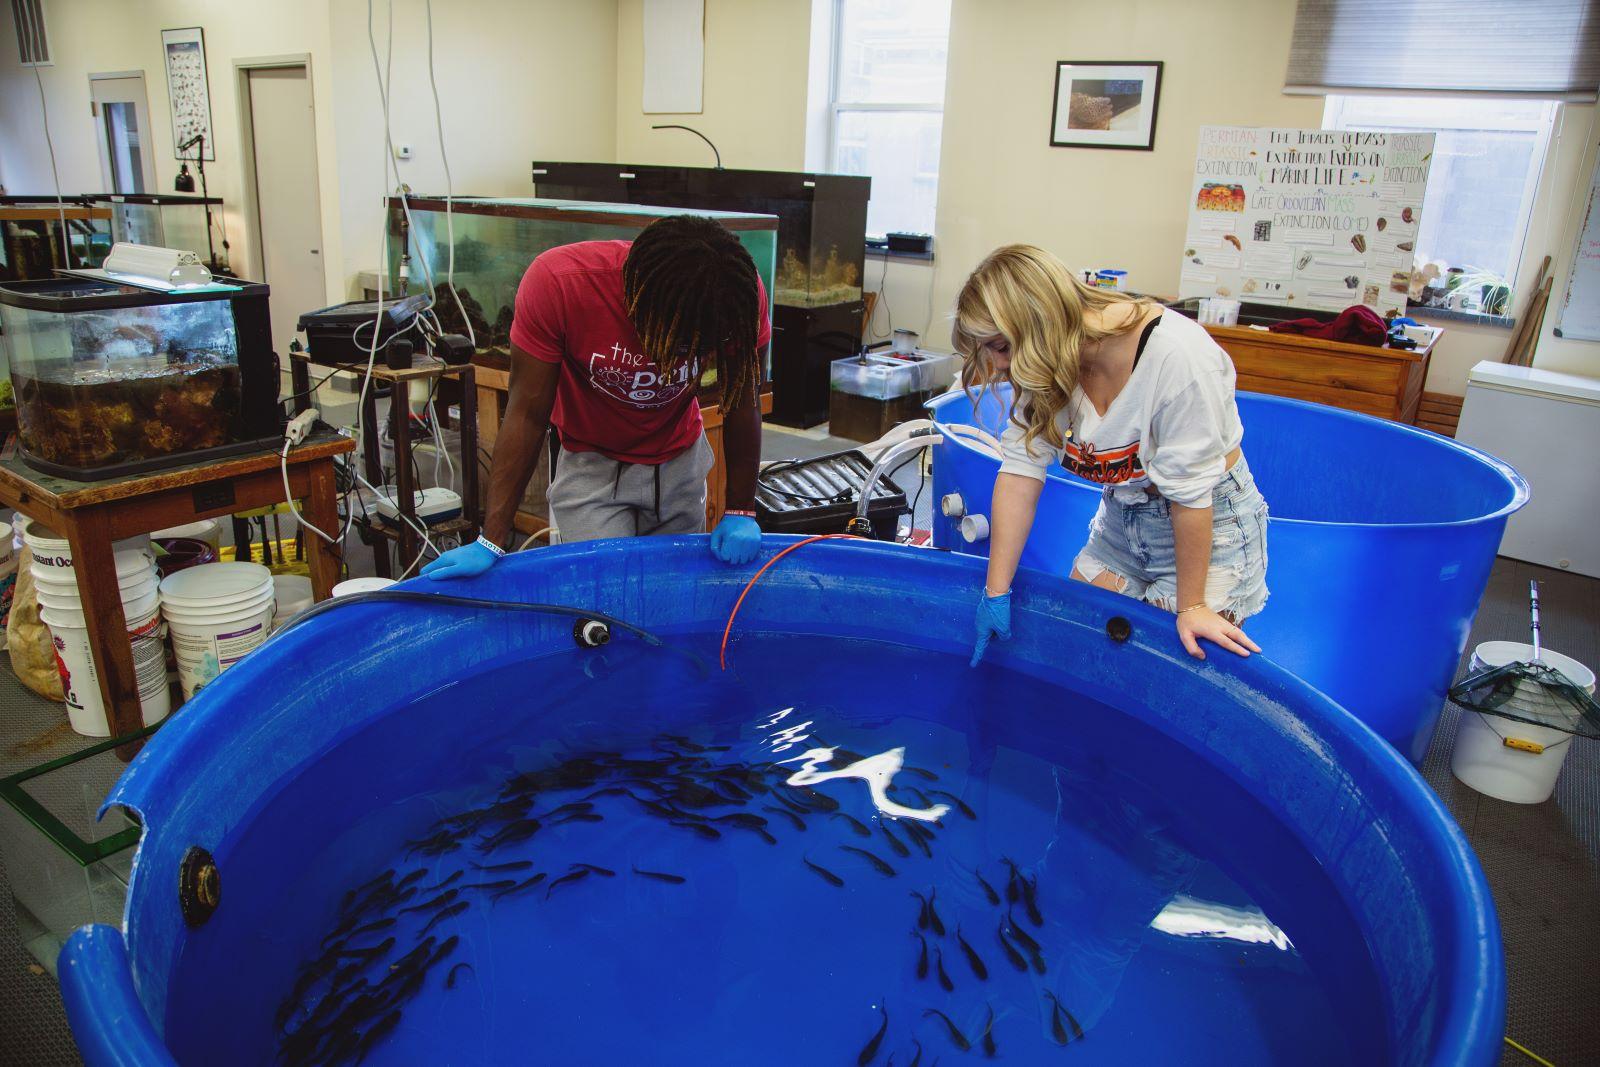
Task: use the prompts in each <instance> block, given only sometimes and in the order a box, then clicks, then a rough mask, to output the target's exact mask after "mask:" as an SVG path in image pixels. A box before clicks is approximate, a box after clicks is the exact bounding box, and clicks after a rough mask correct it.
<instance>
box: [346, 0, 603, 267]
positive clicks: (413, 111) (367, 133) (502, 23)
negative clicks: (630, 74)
mask: <svg viewBox="0 0 1600 1067" xmlns="http://www.w3.org/2000/svg"><path fill="white" fill-rule="evenodd" d="M331 6H332V37H333V39H334V40H335V41H337V42H339V47H340V55H341V62H340V64H339V66H338V67H337V69H336V70H335V71H334V90H335V97H336V101H335V105H334V106H335V109H336V110H335V118H336V122H337V126H338V131H339V151H340V165H339V171H338V174H337V176H336V180H337V182H338V188H339V199H340V203H341V226H342V232H343V241H344V246H345V256H344V261H343V262H344V269H343V276H342V280H344V281H349V280H351V279H353V276H354V275H355V274H356V273H357V272H359V271H361V270H371V269H376V268H377V266H378V241H379V237H380V233H381V224H382V220H383V208H382V197H383V194H384V192H385V191H386V190H388V189H391V188H393V183H394V178H393V176H392V174H391V176H390V177H388V178H387V179H386V178H385V177H384V173H383V164H384V160H385V151H386V150H385V148H384V144H383V111H382V105H381V103H380V101H379V97H378V83H377V76H376V74H375V73H374V71H373V67H372V54H371V48H370V46H369V44H368V41H367V14H366V4H365V3H363V2H362V0H333V2H332V5H331ZM374 6H375V7H376V8H377V9H378V10H379V11H380V12H381V11H382V10H383V8H384V6H385V5H384V4H383V3H382V0H379V2H378V3H376V4H375V5H374ZM380 18H381V15H380ZM377 36H378V49H379V54H380V55H382V54H383V53H384V51H385V24H382V23H380V24H379V26H378V35H377ZM616 40H617V8H616V3H615V0H439V2H436V3H435V4H434V42H433V51H434V67H435V75H436V79H437V81H438V83H439V97H440V102H441V105H442V110H443V114H444V121H445V127H444V130H445V147H446V149H448V150H449V153H450V171H451V177H452V178H453V184H454V188H455V192H457V193H461V194H476V195H483V196H496V195H514V196H531V195H532V193H533V178H532V174H531V171H530V167H529V165H530V164H531V163H532V161H533V160H535V159H585V160H592V159H609V158H610V156H611V153H612V151H613V150H614V147H615V137H614V127H615V122H616V99H617V97H616V93H617V67H616V62H617V56H616ZM427 63H428V53H427V39H426V36H425V24H424V21H423V6H422V4H421V2H420V0H396V2H395V32H394V74H393V88H392V89H391V94H390V95H391V99H390V102H389V114H390V128H391V131H392V135H393V138H394V143H395V144H396V145H399V144H402V143H404V144H409V145H410V146H411V149H412V157H411V159H409V160H397V161H396V163H397V167H398V170H399V173H400V180H401V181H403V182H405V183H406V184H407V185H409V186H410V187H411V188H412V190H413V191H415V192H418V193H443V192H444V187H445V181H444V167H443V164H442V162H441V157H440V155H439V138H438V132H437V129H436V126H435V122H434V110H433V94H432V92H431V90H430V89H429V86H428V67H427Z"/></svg>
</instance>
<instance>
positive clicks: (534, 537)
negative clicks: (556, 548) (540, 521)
mask: <svg viewBox="0 0 1600 1067" xmlns="http://www.w3.org/2000/svg"><path fill="white" fill-rule="evenodd" d="M554 529H555V527H554V526H546V527H544V528H543V529H539V530H535V531H533V533H531V534H529V535H528V538H527V540H525V541H523V542H522V544H520V545H518V546H517V551H518V552H522V551H524V550H525V549H527V547H528V546H529V545H531V544H533V543H534V542H535V541H537V540H538V539H539V538H541V537H543V536H544V535H546V534H548V533H549V532H550V531H552V530H554Z"/></svg>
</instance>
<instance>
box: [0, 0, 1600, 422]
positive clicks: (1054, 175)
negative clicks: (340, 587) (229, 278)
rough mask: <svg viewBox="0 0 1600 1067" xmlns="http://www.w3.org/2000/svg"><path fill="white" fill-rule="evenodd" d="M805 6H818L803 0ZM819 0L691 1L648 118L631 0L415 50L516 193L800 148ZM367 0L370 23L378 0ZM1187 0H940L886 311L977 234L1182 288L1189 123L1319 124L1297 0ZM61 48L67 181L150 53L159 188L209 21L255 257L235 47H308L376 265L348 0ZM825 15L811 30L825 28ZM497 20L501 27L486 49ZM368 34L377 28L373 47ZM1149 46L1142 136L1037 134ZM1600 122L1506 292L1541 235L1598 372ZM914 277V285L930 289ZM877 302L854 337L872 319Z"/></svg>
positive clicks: (794, 163)
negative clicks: (926, 227)
mask: <svg viewBox="0 0 1600 1067" xmlns="http://www.w3.org/2000/svg"><path fill="white" fill-rule="evenodd" d="M816 5H821V7H816ZM829 6H831V0H706V31H705V32H706V67H705V105H704V111H703V113H701V114H696V115H646V114H644V113H643V111H642V108H641V101H640V95H641V91H642V71H643V62H644V57H643V0H458V2H456V3H440V4H439V5H438V12H437V18H436V25H435V32H436V35H437V36H436V40H435V59H436V63H437V73H438V80H439V88H440V94H441V97H442V99H443V104H444V111H445V118H446V136H447V144H448V146H449V148H450V154H451V163H452V171H453V173H454V177H455V186H456V189H457V190H458V191H461V192H472V193H524V192H526V191H527V190H528V188H529V186H528V177H529V176H528V169H527V164H528V162H529V161H530V160H532V159H534V158H548V159H574V160H606V159H614V160H616V161H618V162H631V163H663V164H693V165H704V164H706V163H708V162H709V151H708V150H707V149H706V148H705V146H704V145H703V144H701V143H700V142H699V141H698V140H697V139H696V138H695V137H693V136H692V135H691V134H687V133H683V132H681V131H652V130H651V129H650V126H651V125H652V124H655V123H662V122H682V123H686V124H688V125H692V126H695V127H697V128H699V129H702V130H704V131H705V133H706V134H707V135H708V136H710V137H711V139H712V140H713V141H715V142H717V144H718V146H719V147H720V148H721V149H722V153H723V161H724V163H725V165H727V166H729V167H756V168H785V169H798V168H801V167H803V166H804V165H805V159H806V124H807V75H808V64H809V63H810V60H811V59H812V57H813V48H812V47H811V38H812V35H813V26H812V19H813V11H814V9H815V10H824V9H826V8H827V7H829ZM376 7H377V9H378V11H379V17H380V19H381V17H382V12H383V10H384V7H385V5H384V3H383V2H382V0H378V3H377V4H376ZM1195 10H1196V9H1195V7H1194V5H1193V4H1191V3H1188V2H1186V0H1125V2H1124V3H1122V4H1117V5H1111V4H1094V3H1089V2H1086V0H953V8H952V15H951V35H950V68H949V78H948V85H947V104H946V111H945V126H944V137H943V149H942V161H941V168H940V189H939V212H938V221H937V226H936V231H937V234H938V247H937V252H938V259H937V261H936V263H935V264H934V265H933V266H931V267H930V266H929V265H927V264H924V263H918V262H914V261H906V260H891V261H890V262H889V265H888V271H887V275H885V274H884V270H883V268H884V264H883V261H882V260H881V259H876V260H869V261H868V264H867V271H866V282H867V287H868V288H869V289H873V288H877V285H878V280H879V279H880V278H885V282H884V293H885V297H886V299H887V303H888V310H889V313H891V314H892V315H893V318H894V324H895V325H896V326H910V327H911V328H913V329H916V330H918V331H919V332H922V333H923V334H924V336H925V340H926V343H927V344H929V345H930V346H931V347H947V346H948V344H949V309H950V307H951V305H952V303H953V301H954V298H955V293H956V291H957V290H958V289H959V287H960V285H961V282H962V281H963V280H964V278H965V277H966V275H967V273H968V272H969V271H970V270H971V269H972V267H973V266H975V265H976V263H977V262H978V260H979V259H981V258H982V256H983V255H984V254H985V253H986V252H988V251H989V250H990V249H992V248H994V247H995V246H996V245H999V244H1003V243H1005V242H1008V241H1019V240H1025V241H1032V242H1035V243H1038V244H1042V245H1045V246H1046V247H1048V248H1051V249H1053V250H1054V251H1056V252H1057V253H1059V254H1060V255H1061V256H1062V257H1063V258H1064V259H1066V260H1067V261H1068V262H1069V263H1072V264H1075V265H1082V266H1113V265H1114V266H1120V267H1123V268H1124V269H1126V270H1128V271H1130V272H1131V274H1132V277H1133V280H1134V283H1135V284H1136V285H1137V286H1138V287H1140V288H1142V289H1145V290H1147V291H1150V292H1155V293H1161V294H1171V293H1175V292H1176V290H1177V281H1178V256H1177V255H1176V252H1175V250H1176V249H1177V248H1179V246H1180V245H1181V243H1182V240H1183V232H1184V226H1185V221H1186V216H1185V209H1184V205H1185V203H1186V202H1187V198H1188V190H1189V181H1190V171H1191V167H1192V163H1193V159H1194V152H1195V146H1196V142H1197V139H1198V130H1199V127H1200V126H1202V125H1205V124H1209V123H1228V124H1238V125H1262V126H1265V125H1283V126H1312V127H1314V126H1318V125H1320V123H1321V119H1322V101H1321V99H1320V98H1314V97H1291V96H1285V95H1284V94H1283V93H1282V78H1283V69H1284V64H1285V62H1286V58H1287V50H1288V40H1289V32H1290V28H1291V26H1292V23H1293V5H1292V4H1287V3H1280V2H1278V0H1213V2H1212V3H1210V4H1208V5H1206V11H1207V13H1208V14H1207V17H1206V18H1204V19H1199V18H1196V17H1195ZM47 11H48V17H49V20H50V27H49V28H50V33H51V39H52V44H53V46H54V49H55V54H56V56H57V65H56V66H53V67H46V68H43V69H42V70H41V75H42V77H43V79H44V82H45V87H46V90H47V93H48V94H49V97H50V104H51V126H52V132H53V133H54V134H55V140H56V150H57V155H58V157H59V159H60V162H61V176H62V184H63V187H64V188H65V189H66V190H67V191H87V190H92V189H95V188H98V186H99V185H100V184H101V180H100V169H99V161H98V156H97V154H96V149H95V145H94V140H93V138H94V130H93V126H92V122H91V120H90V118H89V112H88V101H89V86H88V74H89V73H91V72H97V71H122V70H137V69H142V70H144V71H145V77H146V84H147V86H148V89H149V95H150V106H151V114H152V119H153V126H154V129H152V130H151V131H150V134H151V143H152V146H153V152H154V158H155V161H156V180H157V186H158V189H163V190H164V189H170V188H171V181H172V176H173V175H174V174H175V173H176V170H177V162H176V161H175V160H174V159H172V145H171V123H170V121H169V119H168V116H167V105H166V81H165V75H164V72H163V67H162V62H161V49H160V29H161V28H162V27H163V26H190V25H203V26H205V27H206V54H207V61H208V63H209V65H210V75H211V93H212V111H213V122H214V124H215V127H216V136H217V139H218V145H217V149H218V152H217V154H218V158H217V161H216V163H215V164H210V165H208V167H207V174H208V177H209V179H210V183H211V189H212V191H213V192H214V193H217V194H219V195H221V196H223V197H224V198H225V199H226V200H227V201H228V228H229V234H230V236H231V237H232V238H233V243H234V252H235V257H236V262H238V263H240V264H248V263H249V262H251V260H250V258H249V255H250V252H251V247H250V246H251V240H252V235H251V232H250V231H251V227H250V226H248V225H246V220H245V218H244V217H243V214H242V210H241V209H242V207H243V199H242V195H241V194H242V192H243V190H242V187H241V176H240V171H241V166H240V161H241V158H242V157H241V151H242V149H241V146H240V144H239V133H238V103H237V100H236V91H235V84H236V78H235V71H234V68H233V63H234V62H235V61H236V60H238V59H241V58H249V57H259V56H266V55H276V54H284V53H306V54H309V55H310V56H311V68H312V81H313V89H314V93H315V105H316V109H317V134H318V151H319V154H320V164H321V187H322V207H321V210H322V215H323V229H324V238H323V239H324V249H325V254H326V255H327V257H328V258H327V262H328V263H329V265H330V267H331V268H333V269H331V270H330V272H329V278H328V290H329V298H330V299H342V298H344V297H345V296H346V295H347V294H348V293H349V292H350V291H351V288H352V286H353V282H354V276H355V274H356V273H357V272H358V271H360V270H362V269H365V268H369V267H372V266H374V265H376V262H377V258H378V248H377V237H378V229H377V226H378V222H379V219H380V217H381V212H380V208H379V198H380V195H381V192H382V190H383V189H384V188H385V187H386V184H387V183H386V182H385V180H384V178H383V174H382V169H381V168H382V164H383V154H382V153H383V149H382V143H381V142H382V130H381V119H380V113H379V108H378V98H377V91H376V87H375V83H374V77H373V72H372V64H371V58H370V55H369V53H368V46H367V35H366V5H365V4H364V3H362V2H361V0H279V2H277V3H274V4H272V5H270V6H269V5H265V4H257V3H249V4H244V3H232V4H229V3H218V2H205V0H146V2H142V3H138V4H133V3H119V2H115V0H73V2H71V3H55V4H50V5H47ZM395 11H396V19H397V22H396V31H395V71H396V76H395V91H394V97H395V98H394V101H393V105H392V108H391V111H392V114H393V116H394V118H393V129H394V135H395V139H396V141H397V142H406V143H409V144H410V145H411V146H412V149H413V158H412V159H411V160H409V161H405V162H401V163H400V164H399V168H400V175H401V178H402V180H404V181H406V182H408V183H409V184H410V185H411V186H412V188H414V189H416V190H418V191H438V190H440V189H442V187H443V177H444V175H443V169H442V167H441V166H440V162H439V156H438V148H437V140H436V135H435V133H434V127H433V104H432V97H431V95H430V93H429V91H428V85H427V79H426V76H425V74H426V67H425V62H426V54H425V51H424V49H425V42H424V38H423V35H422V22H421V19H422V5H421V4H420V3H419V2H417V0H397V3H396V9H395ZM824 36H825V35H824ZM510 41H514V42H515V47H506V46H503V43H504V42H510ZM381 42H382V33H381V27H380V45H381ZM15 57H16V48H15V42H14V40H13V39H12V28H11V25H10V20H9V19H8V18H7V19H0V101H3V104H0V181H3V182H5V184H6V185H7V186H8V187H9V188H11V189H14V190H18V191H25V192H30V193H31V192H39V191H48V189H49V187H50V186H49V168H48V163H47V161H46V160H45V157H44V154H43V151H42V146H43V140H42V137H40V135H39V116H38V108H37V92H36V90H35V88H34V85H33V78H32V74H31V72H30V71H23V70H21V69H19V68H18V67H17V65H16V59H15ZM1064 58H1074V59H1096V58H1109V59H1129V58H1133V59H1140V58H1151V59H1161V60H1164V61H1165V63H1166V68H1165V77H1164V81H1163V85H1162V91H1161V102H1160V112H1159V117H1158V121H1157V127H1156V148H1155V151H1153V152H1123V151H1105V150H1100V151H1096V150H1090V149H1072V148H1051V147H1050V146H1049V143H1048V141H1049V137H1048V132H1049V122H1050V105H1051V95H1052V92H1053V89H1054V70H1055V62H1056V61H1057V60H1059V59H1064ZM1597 139H1600V123H1597V119H1596V109H1595V108H1594V107H1592V106H1581V107H1580V106H1567V107H1565V108H1563V110H1562V118H1561V122H1560V126H1559V128H1558V130H1557V131H1556V135H1555V138H1554V139H1553V141H1552V148H1551V155H1550V161H1549V164H1548V166H1547V167H1546V169H1545V172H1544V175H1543V177H1542V180H1541V183H1540V190H1539V195H1538V198H1537V200H1536V203H1535V208H1534V214H1533V219H1532V222H1531V225H1530V231H1529V237H1528V247H1527V252H1526V255H1525V256H1524V259H1523V271H1522V276H1521V277H1520V278H1519V279H1518V281H1519V284H1520V285H1521V286H1522V287H1523V290H1524V291H1523V292H1521V293H1519V294H1518V295H1519V303H1520V302H1521V301H1522V300H1525V299H1526V296H1527V293H1526V290H1527V289H1528V288H1530V287H1531V284H1532V275H1533V272H1534V271H1536V270H1537V268H1538V264H1539V261H1540V260H1541V258H1542V257H1543V256H1544V255H1545V254H1547V253H1548V254H1550V255H1551V256H1552V257H1553V258H1554V260H1555V263H1554V267H1553V270H1554V271H1555V276H1556V294H1555V296H1556V300H1555V305H1556V306H1552V308H1551V310H1550V314H1549V316H1548V317H1547V319H1546V323H1545V329H1544V331H1543V335H1542V337H1541V341H1540V345H1539V349H1538V352H1537V363H1538V365H1540V366H1544V367H1549V368H1551V369H1557V370H1565V371H1569V372H1574V373H1586V374H1595V375H1600V344H1597V343H1594V342H1585V341H1564V340H1562V339H1560V338H1556V337H1554V336H1553V335H1552V332H1551V331H1552V330H1553V328H1554V325H1555V322H1556V315H1557V308H1558V306H1559V299H1560V296H1561V289H1562V287H1563V286H1564V284H1565V282H1566V274H1567V270H1568V266H1569V263H1570V258H1571V254H1572V247H1573V233H1574V231H1575V228H1576V227H1577V225H1578V224H1579V222H1580V221H1581V219H1582V211H1583V208H1584V197H1585V195H1586V193H1587V191H1588V181H1589V175H1590V173H1591V172H1592V170H1593V167H1594V165H1595V143H1596V140H1597ZM930 294H931V296H930ZM888 324H889V314H885V313H883V312H880V313H879V314H878V316H877V317H876V319H875V328H874V334H875V335H876V336H880V337H881V336H886V335H887V327H888ZM1446 327H1447V330H1448V332H1447V334H1446V336H1445V338H1444V339H1443V340H1442V341H1441V342H1440V346H1439V348H1438V350H1437V352H1436V355H1435V358H1434V367H1433V371H1432V373H1431V375H1430V379H1429V388H1430V389H1433V390H1436V391H1441V392H1451V393H1459V392H1461V391H1462V389H1463V388H1464V386H1465V382H1466V374H1467V371H1468V370H1469V369H1470V368H1471V366H1472V365H1473V364H1474V363H1476V362H1477V361H1478V360H1480V359H1498V358H1500V356H1501V354H1502V353H1503V352H1504V350H1505V347H1506V344H1507V343H1508V341H1509V340H1510V337H1509V333H1508V331H1506V330H1502V329H1496V328H1493V327H1483V326H1464V325H1461V324H1457V323H1448V324H1446Z"/></svg>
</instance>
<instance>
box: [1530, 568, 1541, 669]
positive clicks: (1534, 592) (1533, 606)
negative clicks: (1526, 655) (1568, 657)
mask: <svg viewBox="0 0 1600 1067" xmlns="http://www.w3.org/2000/svg"><path fill="white" fill-rule="evenodd" d="M1528 606H1529V612H1530V614H1531V615H1532V617H1533V624H1532V629H1533V662H1534V663H1537V664H1538V665H1539V666H1541V667H1542V666H1544V658H1543V653H1542V652H1541V650H1540V647H1539V583H1538V582H1537V581H1533V580H1530V581H1529V582H1528Z"/></svg>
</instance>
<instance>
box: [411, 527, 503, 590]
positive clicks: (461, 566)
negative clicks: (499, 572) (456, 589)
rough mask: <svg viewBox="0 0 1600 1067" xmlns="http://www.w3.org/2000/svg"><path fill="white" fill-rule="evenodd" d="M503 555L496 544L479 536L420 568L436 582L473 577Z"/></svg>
mask: <svg viewBox="0 0 1600 1067" xmlns="http://www.w3.org/2000/svg"><path fill="white" fill-rule="evenodd" d="M503 555H505V553H504V552H503V551H501V550H500V548H499V547H498V546H496V545H492V544H490V542H488V541H487V540H485V539H484V538H483V537H479V538H478V539H477V540H476V541H474V542H472V543H471V544H470V545H462V546H461V547H459V548H452V549H451V550H450V551H448V552H446V553H444V554H443V555H441V556H440V557H439V558H438V559H436V560H432V561H430V562H429V563H428V565H427V566H425V567H423V568H422V573H423V575H424V576H426V577H428V578H432V579H433V580H434V581H436V582H444V581H451V580H453V579H456V578H473V577H476V576H477V575H480V574H482V573H483V572H484V571H487V570H488V569H489V568H490V567H493V566H494V565H495V562H496V561H497V560H499V558H500V557H501V556H503Z"/></svg>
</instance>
